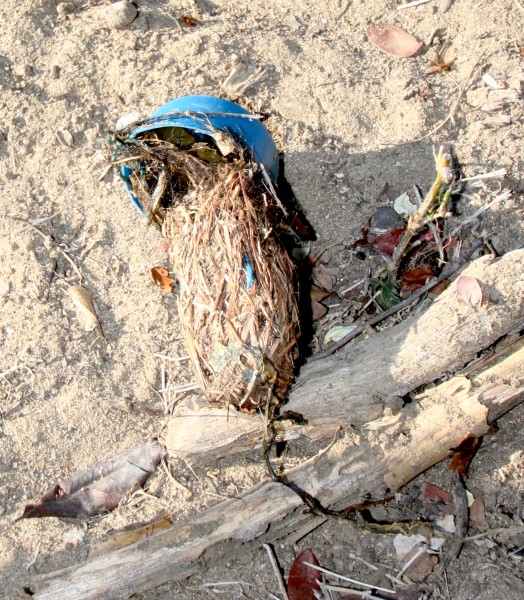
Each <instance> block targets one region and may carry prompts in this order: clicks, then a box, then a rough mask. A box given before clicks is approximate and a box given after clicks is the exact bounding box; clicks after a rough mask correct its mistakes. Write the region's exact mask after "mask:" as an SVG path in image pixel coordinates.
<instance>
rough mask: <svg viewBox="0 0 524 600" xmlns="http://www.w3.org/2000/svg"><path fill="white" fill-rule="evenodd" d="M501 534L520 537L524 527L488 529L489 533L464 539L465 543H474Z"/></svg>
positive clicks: (484, 532)
mask: <svg viewBox="0 0 524 600" xmlns="http://www.w3.org/2000/svg"><path fill="white" fill-rule="evenodd" d="M499 533H505V534H510V535H518V534H519V533H524V525H516V526H515V527H494V528H493V529H488V530H487V531H483V532H482V533H477V534H476V535H469V536H468V537H465V538H464V541H465V542H473V541H475V540H480V539H482V538H485V537H491V536H495V535H498V534H499Z"/></svg>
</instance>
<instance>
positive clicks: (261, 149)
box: [120, 96, 279, 215]
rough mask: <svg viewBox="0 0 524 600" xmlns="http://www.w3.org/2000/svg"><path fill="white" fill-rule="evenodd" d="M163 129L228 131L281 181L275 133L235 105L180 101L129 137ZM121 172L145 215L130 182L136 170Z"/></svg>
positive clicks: (198, 98) (196, 98) (198, 99)
mask: <svg viewBox="0 0 524 600" xmlns="http://www.w3.org/2000/svg"><path fill="white" fill-rule="evenodd" d="M162 127H183V128H184V129H188V130H189V131H192V132H194V133H200V134H204V135H212V134H213V132H214V131H216V130H219V131H228V132H230V133H231V134H232V135H233V136H234V137H236V138H237V139H239V140H240V141H241V142H242V144H243V145H244V146H245V147H246V148H247V150H248V151H249V152H250V154H251V155H252V156H253V158H254V160H255V161H256V162H257V163H259V164H262V165H263V166H264V168H265V169H266V171H267V173H268V175H269V177H270V178H271V179H272V181H273V182H275V181H276V180H277V177H278V170H279V159H278V150H277V147H276V145H275V142H274V141H273V138H272V137H271V134H270V133H269V131H268V130H267V129H266V127H265V126H264V125H263V124H262V123H261V122H260V120H259V119H258V118H257V117H256V116H255V115H253V114H251V113H250V112H249V111H248V110H246V109H245V108H242V107H241V106H239V105H238V104H235V103H234V102H230V101H229V100H223V99H222V98H216V97H215V96H184V97H182V98H176V99H175V100H171V101H170V102H168V103H167V104H164V106H161V107H160V108H157V110H155V112H154V113H153V114H152V115H151V117H150V118H149V119H148V120H147V121H146V122H145V123H143V124H142V125H141V126H140V127H137V128H136V129H135V130H134V131H133V132H132V133H131V135H130V136H129V137H130V139H133V138H135V137H136V136H137V135H139V134H141V133H144V132H145V131H151V130H153V129H160V128H162ZM120 172H121V174H122V178H123V180H124V185H125V186H126V189H127V191H128V193H129V196H130V197H131V200H132V201H133V204H134V205H135V206H136V207H137V208H138V210H139V211H140V212H141V213H142V214H144V215H145V212H144V209H143V208H142V205H141V204H140V201H139V200H138V198H136V197H135V196H134V194H133V192H132V188H131V184H130V183H129V177H130V176H131V174H132V173H133V170H132V169H131V168H129V167H127V166H125V165H122V166H121V167H120Z"/></svg>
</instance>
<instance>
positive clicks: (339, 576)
mask: <svg viewBox="0 0 524 600" xmlns="http://www.w3.org/2000/svg"><path fill="white" fill-rule="evenodd" d="M303 564H305V565H307V566H308V567H311V568H312V569H315V570H316V571H320V572H321V573H325V574H326V575H331V576H332V577H336V578H337V579H342V581H347V582H349V583H353V584H355V585H360V586H362V587H365V588H370V589H372V590H377V591H379V592H386V593H387V594H395V593H396V592H395V590H388V589H387V588H383V587H379V586H378V585H371V584H370V583H365V582H364V581H358V579H351V577H345V576H344V575H340V574H339V573H335V572H334V571H330V570H329V569H324V567H319V566H318V565H314V564H313V563H310V562H307V561H305V560H304V561H303Z"/></svg>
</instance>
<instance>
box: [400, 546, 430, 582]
mask: <svg viewBox="0 0 524 600" xmlns="http://www.w3.org/2000/svg"><path fill="white" fill-rule="evenodd" d="M425 552H426V547H425V546H423V547H421V548H419V549H418V550H417V551H416V552H415V554H414V555H413V556H412V557H411V558H410V559H409V560H408V561H407V562H406V563H405V564H404V566H403V567H402V569H400V571H399V572H398V573H397V577H398V578H400V577H402V575H404V573H405V572H406V571H407V570H408V569H409V567H411V565H412V564H413V563H414V562H415V561H416V560H418V559H419V557H420V556H422V554H425Z"/></svg>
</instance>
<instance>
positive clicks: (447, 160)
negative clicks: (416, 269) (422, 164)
mask: <svg viewBox="0 0 524 600" xmlns="http://www.w3.org/2000/svg"><path fill="white" fill-rule="evenodd" d="M434 156H435V167H436V172H437V175H436V177H435V181H434V182H433V184H432V185H431V187H430V189H429V191H428V193H427V194H426V197H425V198H424V200H423V202H422V203H421V204H420V206H419V207H418V208H417V210H416V211H415V212H414V213H413V214H412V215H410V217H409V220H408V224H407V227H406V229H405V230H404V233H403V234H402V237H401V238H400V240H399V243H398V244H397V246H396V248H395V251H394V252H393V256H392V257H391V261H390V263H389V265H388V270H389V271H390V273H392V274H393V275H396V272H397V270H398V268H399V266H400V263H401V262H402V259H403V258H404V253H405V252H406V249H407V248H408V246H409V244H410V243H411V240H412V239H413V237H414V236H415V235H416V234H418V233H419V232H420V231H421V230H422V229H423V228H424V227H426V225H427V224H428V223H429V222H430V221H432V220H434V219H436V218H439V217H443V216H444V214H445V212H446V208H447V204H448V202H449V199H450V197H451V191H452V188H453V179H452V177H453V176H452V174H451V154H449V152H445V151H444V147H443V146H441V147H440V149H439V151H438V154H435V155H434ZM445 186H447V187H446V189H445V192H444V194H443V195H442V197H441V194H442V191H443V187H445ZM436 204H438V210H436V208H437V207H436Z"/></svg>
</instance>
